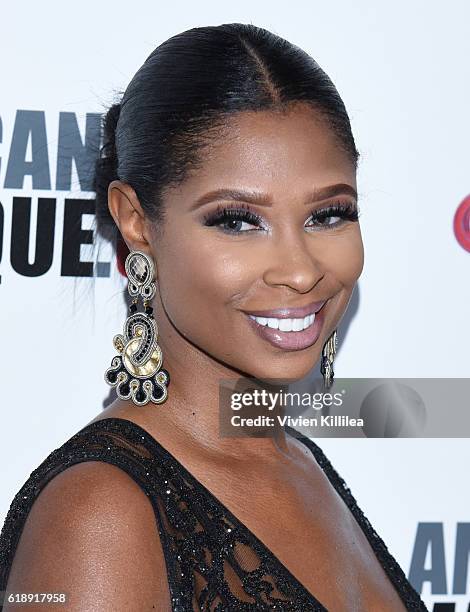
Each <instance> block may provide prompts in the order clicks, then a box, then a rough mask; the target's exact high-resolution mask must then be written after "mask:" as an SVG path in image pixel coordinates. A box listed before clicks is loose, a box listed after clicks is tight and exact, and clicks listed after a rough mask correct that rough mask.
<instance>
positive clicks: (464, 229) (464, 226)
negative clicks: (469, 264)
mask: <svg viewBox="0 0 470 612" xmlns="http://www.w3.org/2000/svg"><path fill="white" fill-rule="evenodd" d="M454 234H455V237H456V238H457V242H458V243H459V244H460V246H461V247H462V248H463V249H465V250H466V251H470V195H469V196H467V197H466V198H465V199H464V200H463V202H462V203H461V204H460V205H459V207H458V208H457V210H456V211H455V215H454Z"/></svg>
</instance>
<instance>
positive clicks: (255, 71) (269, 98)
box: [94, 23, 359, 234]
mask: <svg viewBox="0 0 470 612" xmlns="http://www.w3.org/2000/svg"><path fill="white" fill-rule="evenodd" d="M294 102H306V103H309V104H310V105H311V106H312V108H314V109H315V110H316V111H318V112H319V113H321V115H322V116H323V117H324V118H325V119H326V120H327V121H328V124H329V126H330V127H331V129H332V130H333V131H334V133H335V134H336V136H337V140H338V144H339V146H341V147H342V148H343V149H344V150H345V151H346V153H347V154H349V155H350V158H351V161H352V163H353V164H354V165H355V167H356V166H357V162H358V159H359V153H358V151H357V149H356V146H355V142H354V138H353V134H352V130H351V125H350V121H349V117H348V114H347V112H346V109H345V106H344V104H343V101H342V99H341V97H340V95H339V93H338V91H337V90H336V88H335V86H334V85H333V83H332V82H331V80H330V78H329V77H328V75H327V74H326V73H325V72H324V71H323V70H322V69H321V68H320V66H319V65H318V64H317V63H316V61H315V60H314V59H313V58H312V57H310V56H309V55H308V54H307V53H306V52H305V51H303V50H302V49H300V48H299V47H297V46H296V45H294V44H292V43H290V42H288V41H287V40H285V39H283V38H281V37H279V36H277V35H276V34H273V33H272V32H269V31H268V30H265V29H263V28H259V27H256V26H254V25H251V24H241V23H231V24H222V25H219V26H207V27H197V28H192V29H190V30H187V31H185V32H182V33H180V34H177V35H175V36H173V37H171V38H169V39H168V40H166V41H165V42H163V43H162V44H160V45H159V46H158V47H157V48H156V49H155V50H154V51H153V52H152V53H151V54H150V55H149V57H148V58H147V59H146V61H145V62H144V64H143V65H142V67H141V68H140V69H139V70H138V71H137V73H136V74H135V75H134V77H133V78H132V80H131V82H130V83H129V85H128V87H127V89H126V90H125V92H124V94H123V96H122V99H121V102H120V103H118V104H114V105H112V106H111V107H110V108H109V110H108V112H107V114H106V115H105V117H104V120H103V146H102V147H101V149H100V154H99V157H98V159H97V161H96V167H95V178H94V188H95V191H96V216H97V222H98V229H99V230H100V229H104V228H103V226H106V225H109V224H111V225H113V226H114V221H113V219H112V217H111V215H110V213H109V210H108V196H107V191H108V186H109V183H110V182H111V181H112V180H114V179H120V180H122V181H124V182H126V183H128V184H129V185H131V186H132V187H133V189H134V190H135V192H136V194H137V197H138V198H139V201H140V203H141V205H142V208H143V210H144V212H145V214H146V215H147V216H148V218H150V219H151V220H152V221H154V222H155V223H157V224H158V225H159V224H160V223H161V222H162V221H163V218H164V210H163V205H162V195H163V192H164V189H165V188H167V187H170V186H176V185H178V184H179V183H180V182H182V181H184V179H185V178H186V177H187V176H188V174H189V173H190V172H191V171H194V170H195V169H197V168H198V167H199V166H200V165H201V164H202V163H203V155H202V153H203V149H204V147H205V146H206V145H207V146H209V145H210V144H211V143H212V142H214V140H217V139H218V138H220V136H221V134H222V133H223V128H224V123H226V119H227V117H228V116H229V115H231V114H233V113H237V112H240V111H248V110H249V111H257V110H275V111H281V112H282V111H284V110H287V108H288V106H289V104H291V103H294ZM103 233H104V234H105V232H103Z"/></svg>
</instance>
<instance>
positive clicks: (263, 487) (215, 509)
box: [0, 24, 426, 612]
mask: <svg viewBox="0 0 470 612" xmlns="http://www.w3.org/2000/svg"><path fill="white" fill-rule="evenodd" d="M357 161H358V152H357V150H356V147H355V143H354V138H353V135H352V132H351V126H350V122H349V118H348V115H347V112H346V110H345V108H344V105H343V102H342V100H341V98H340V96H339V94H338V92H337V91H336V89H335V87H334V85H333V84H332V83H331V81H330V79H329V78H328V76H327V75H326V74H325V73H324V72H323V71H322V70H321V68H320V67H319V66H318V65H317V64H316V63H315V61H314V60H313V59H312V58H311V57H309V56H308V55H307V54H306V53H305V52H304V51H302V50H301V49H299V48H297V47H295V46H294V45H292V44H290V43H289V42H287V41H285V40H283V39H281V38H279V37H278V36H275V35H274V34H272V33H270V32H268V31H266V30H263V29H260V28H257V27H255V26H253V25H243V24H226V25H221V26H218V27H201V28H194V29H191V30H189V31H187V32H183V33H181V34H179V35H177V36H174V37H172V38H170V39H169V40H167V41H166V42H164V43H163V44H161V45H160V46H159V47H158V48H157V49H155V51H154V52H153V53H152V54H151V55H150V56H149V58H148V59H147V60H146V62H145V63H144V64H143V66H142V67H141V68H140V70H139V71H138V72H137V74H136V75H135V76H134V78H133V79H132V81H131V83H130V84H129V86H128V87H127V89H126V91H125V93H124V95H123V98H122V100H121V103H120V104H117V105H114V106H113V107H111V109H110V110H109V112H108V114H107V116H106V119H105V145H104V147H103V149H102V152H101V156H100V159H99V160H98V162H97V169H96V179H95V185H96V192H97V198H96V206H97V216H98V218H99V220H100V224H101V227H102V229H103V232H104V231H105V230H106V228H109V227H114V228H115V227H117V228H118V230H119V235H120V237H122V239H123V241H124V242H125V245H126V246H127V249H128V251H129V256H128V257H127V260H126V271H127V273H128V276H129V293H130V296H131V298H132V303H131V306H130V312H129V317H128V319H127V320H126V323H125V329H124V333H123V334H122V335H118V336H116V337H115V339H114V346H115V348H116V350H117V351H118V355H116V357H114V358H113V360H112V363H111V366H110V367H109V368H108V369H107V370H106V380H107V382H108V383H109V384H110V385H112V386H114V387H116V389H117V393H118V396H119V397H118V399H117V400H116V401H115V402H114V403H113V404H112V405H111V406H110V407H109V408H107V409H106V410H105V411H104V412H103V413H101V414H99V416H97V417H96V418H95V419H94V420H93V421H92V422H91V423H90V424H88V425H87V426H85V427H84V428H83V429H82V430H81V431H80V432H79V433H78V434H76V435H75V436H73V437H72V438H71V439H70V440H69V441H67V442H66V443H65V444H64V445H63V446H62V447H61V448H60V449H57V450H56V451H54V452H53V453H52V454H51V455H50V456H49V457H48V458H47V459H46V460H45V462H44V463H43V464H42V465H41V466H40V467H39V468H38V469H37V470H36V471H35V472H33V474H32V475H31V477H30V479H29V480H28V481H27V483H26V484H25V485H24V487H23V488H22V489H21V491H20V492H19V493H18V495H17V496H16V498H15V500H14V502H13V504H12V507H11V508H10V512H9V515H8V517H7V520H6V522H5V526H4V529H3V532H2V540H1V544H2V555H3V556H2V562H1V570H2V573H1V584H0V588H1V589H6V591H7V597H8V594H9V593H12V594H17V593H52V594H54V593H55V594H64V596H63V597H62V599H65V603H64V604H62V605H65V608H66V609H69V610H152V609H153V610H173V611H176V610H180V611H188V610H217V611H219V612H220V611H222V610H282V611H287V610H298V611H302V612H305V611H309V610H333V611H351V610H360V611H377V610H381V611H384V612H385V611H387V612H389V611H390V612H391V611H398V610H425V609H426V608H425V606H424V604H423V602H422V601H421V599H420V598H419V595H418V594H417V593H416V592H415V591H414V589H413V588H412V586H411V585H410V584H409V583H408V581H407V580H406V577H405V575H404V574H403V572H402V570H401V569H400V567H399V566H398V564H397V563H396V561H395V560H394V559H393V557H392V556H391V555H390V554H389V552H388V550H387V548H386V546H385V544H384V543H383V542H382V540H381V539H380V538H379V536H378V535H377V534H376V533H375V531H374V530H373V528H372V527H371V525H370V523H369V522H368V521H367V519H366V518H365V517H364V515H363V514H362V512H361V511H360V509H359V508H358V507H357V504H356V502H355V500H354V498H353V496H352V495H351V492H350V490H349V489H348V488H347V486H346V484H345V483H344V481H343V480H342V479H341V478H340V477H339V476H338V474H337V473H336V472H335V470H334V469H333V467H332V466H331V464H330V463H329V462H328V460H327V459H326V457H325V456H324V454H323V453H322V451H321V450H320V448H319V447H318V446H317V445H316V444H314V443H313V442H312V441H310V440H309V439H308V438H305V437H302V436H301V437H299V438H297V437H296V436H295V435H294V432H293V430H285V431H284V430H283V431H282V432H280V434H279V433H278V435H277V436H275V437H265V438H255V437H253V436H247V437H243V438H230V437H220V436H219V434H218V419H219V414H218V411H219V395H218V389H219V381H220V380H222V379H234V380H235V379H237V378H238V377H239V376H241V375H246V376H250V377H253V378H256V379H259V380H267V379H280V378H281V379H289V380H300V379H302V378H304V377H305V376H306V375H307V374H308V372H309V371H310V370H311V369H312V368H313V367H314V366H315V364H316V363H317V362H318V361H319V359H320V358H321V357H322V347H324V346H325V347H327V350H325V355H324V356H323V359H324V361H323V369H322V371H323V372H324V373H325V377H326V378H325V382H326V383H327V384H329V382H331V368H332V359H333V356H334V337H335V330H336V327H337V325H338V323H339V322H340V320H341V318H342V316H343V314H344V312H345V310H346V308H347V305H348V303H349V300H350V297H351V294H352V291H353V288H354V286H355V283H356V281H357V279H358V277H359V276H360V274H361V271H362V267H363V246H362V240H361V233H360V228H359V224H358V207H357V188H356V168H357ZM108 222H109V223H108ZM141 303H143V307H144V310H142V308H141ZM139 309H140V310H139ZM155 322H156V323H157V325H158V330H157V326H156V325H155ZM157 333H158V344H157ZM170 377H171V384H170ZM46 485H47V486H46ZM33 501H34V502H35V503H34V505H33ZM20 536H21V537H20ZM53 605H56V604H52V603H49V604H47V605H46V604H36V608H39V609H50V608H51V609H52V606H53ZM5 606H6V608H5V609H10V607H11V609H13V607H14V605H13V604H10V603H8V602H7V603H6V604H5ZM54 609H55V608H54Z"/></svg>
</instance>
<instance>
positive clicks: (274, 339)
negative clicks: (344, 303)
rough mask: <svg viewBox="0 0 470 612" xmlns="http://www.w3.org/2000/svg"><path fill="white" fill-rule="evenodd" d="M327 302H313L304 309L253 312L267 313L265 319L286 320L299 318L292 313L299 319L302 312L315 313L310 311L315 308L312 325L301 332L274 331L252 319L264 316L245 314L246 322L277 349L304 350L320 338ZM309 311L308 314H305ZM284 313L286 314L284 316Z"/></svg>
mask: <svg viewBox="0 0 470 612" xmlns="http://www.w3.org/2000/svg"><path fill="white" fill-rule="evenodd" d="M327 301H328V300H325V301H324V302H315V303H314V304H309V305H308V306H306V307H305V308H298V309H296V308H289V309H278V310H269V311H268V310H264V311H254V312H263V313H267V314H269V315H270V316H268V317H266V318H267V319H269V318H273V319H274V318H275V319H286V318H291V319H295V318H298V317H299V314H297V315H294V314H293V313H300V318H301V317H302V316H304V315H303V313H304V312H306V313H307V314H310V313H312V312H315V310H313V311H312V310H311V309H312V308H317V310H316V313H315V315H314V320H313V323H312V324H310V325H309V326H308V327H306V329H303V330H302V331H282V330H281V329H276V328H273V327H270V326H269V325H261V324H260V323H259V322H258V321H256V320H255V319H253V318H252V317H253V316H256V317H264V316H265V315H264V314H263V315H258V314H256V315H252V314H251V313H250V314H247V320H248V322H249V324H250V326H251V328H252V329H253V330H254V331H255V332H256V334H257V335H258V336H259V337H261V338H263V339H264V340H266V341H267V342H269V343H270V344H272V345H273V346H275V347H277V348H281V349H283V350H285V351H299V350H302V349H306V348H308V347H310V346H312V345H313V344H315V342H316V341H317V340H318V338H319V337H320V334H321V331H322V329H323V323H324V320H325V308H323V307H322V306H324V305H325V304H326V302H327ZM318 306H320V310H318ZM307 311H309V312H307ZM273 313H278V314H277V315H276V316H273ZM286 313H288V314H287V315H286ZM250 315H251V316H250Z"/></svg>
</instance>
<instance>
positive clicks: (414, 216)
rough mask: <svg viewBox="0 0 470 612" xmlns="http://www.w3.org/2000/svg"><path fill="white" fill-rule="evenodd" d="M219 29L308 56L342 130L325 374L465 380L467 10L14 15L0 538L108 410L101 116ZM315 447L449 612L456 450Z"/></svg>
mask: <svg viewBox="0 0 470 612" xmlns="http://www.w3.org/2000/svg"><path fill="white" fill-rule="evenodd" d="M10 5H11V3H10ZM61 11H63V12H61ZM234 21H239V22H245V23H254V24H255V25H259V26H262V27H266V28H268V29H270V30H272V31H274V32H275V33H277V34H279V35H281V36H283V37H285V38H287V39H289V40H291V41H292V42H294V43H296V44H297V45H299V46H301V47H303V48H304V49H305V50H306V51H308V52H309V53H310V54H311V55H312V56H313V57H314V58H315V59H316V60H317V61H318V63H319V64H320V65H321V66H322V68H323V69H324V70H325V71H326V72H327V73H328V74H329V75H330V77H331V78H332V80H333V81H334V83H335V85H336V86H337V88H338V90H339V92H340V94H341V96H342V97H343V99H344V102H345V104H346V107H347V109H348V112H349V114H350V117H351V122H352V126H353V131H354V135H355V138H356V143H357V146H358V149H359V151H360V152H361V162H360V167H359V174H358V188H359V196H360V202H359V204H360V207H361V227H362V232H363V240H364V245H365V266H364V272H363V274H362V276H361V279H360V281H359V283H358V285H357V287H356V289H355V292H354V295H353V298H352V300H351V303H350V308H349V310H348V312H347V314H346V315H345V317H344V320H343V321H342V324H341V326H340V328H339V351H338V354H337V357H336V361H335V373H336V375H337V376H340V377H352V378H354V377H384V378H387V377H404V378H407V377H409V378H414V377H422V378H449V379H450V378H468V377H470V359H469V347H470V328H469V312H470V152H469V145H468V143H469V142H470V113H469V100H470V67H469V62H470V60H469V58H470V38H469V37H468V32H467V24H468V23H470V5H469V4H468V3H466V2H457V1H451V2H448V3H445V5H444V4H442V3H425V2H421V1H417V2H413V3H405V2H404V1H402V0H401V1H399V2H396V3H394V4H393V6H392V5H389V6H385V5H384V4H382V5H380V4H379V5H378V4H377V3H375V2H372V1H371V0H362V1H360V2H359V3H354V4H352V3H347V2H336V3H334V4H331V5H327V3H319V2H310V1H309V2H307V1H304V2H302V1H298V2H295V3H294V5H292V4H290V5H289V6H275V5H274V6H273V5H272V4H268V2H265V1H259V2H257V3H252V2H244V1H242V2H238V3H237V5H236V6H230V7H228V6H223V5H221V4H220V3H215V2H208V1H207V0H202V1H201V2H199V3H197V4H194V3H189V2H175V3H172V4H171V5H170V6H164V5H156V4H150V3H145V2H140V1H138V0H137V1H136V2H133V3H130V4H129V3H124V2H122V3H121V2H113V3H101V4H100V3H98V4H96V3H92V2H91V1H90V0H85V1H84V2H82V3H81V4H80V7H79V9H78V10H77V11H74V13H73V14H70V13H66V12H65V8H63V9H61V8H60V7H58V6H57V5H53V4H52V3H49V5H48V3H47V2H46V3H40V4H38V5H34V4H33V3H21V2H18V3H16V4H15V6H12V5H11V6H8V7H3V9H2V23H3V28H2V30H3V33H2V37H1V41H0V54H1V57H2V62H1V71H2V86H1V97H0V189H1V191H0V318H1V322H2V334H1V337H2V345H3V350H2V351H1V353H0V355H1V356H0V360H1V368H0V372H1V374H0V377H1V378H0V380H1V392H0V405H1V424H2V434H3V435H2V444H1V447H0V465H1V475H2V488H1V492H0V522H1V523H2V524H3V519H4V517H5V515H6V512H7V510H8V507H9V504H10V502H11V500H12V498H13V496H14V494H15V493H16V492H17V490H18V489H19V487H20V486H21V485H22V484H23V482H24V481H25V480H26V478H27V477H28V475H29V474H30V472H31V471H32V470H33V469H34V468H35V467H36V466H37V465H38V464H39V463H40V462H41V461H42V460H43V459H44V458H45V457H46V456H47V454H49V453H50V452H51V450H53V449H54V448H56V447H57V446H59V445H60V444H61V443H62V442H64V441H65V440H66V439H67V438H68V437H69V436H71V435H72V434H73V433H75V432H76V431H77V430H78V429H80V428H81V427H83V426H84V425H85V424H86V423H87V422H88V421H89V420H91V419H92V418H93V417H94V416H95V415H96V414H97V413H99V411H100V410H102V409H103V408H104V407H105V406H106V405H108V404H109V402H111V401H112V400H113V399H114V398H113V396H112V395H110V393H109V389H108V387H107V386H106V385H105V383H104V381H103V373H104V370H105V368H106V367H108V365H109V362H110V359H111V357H112V356H113V355H114V348H113V346H112V338H113V335H114V334H115V333H118V332H119V331H120V330H121V327H122V323H123V321H124V318H125V311H126V307H125V301H124V288H125V280H124V278H123V277H122V275H121V274H120V273H119V271H118V270H117V266H116V258H115V254H114V251H113V249H112V246H111V245H109V244H107V243H104V242H100V241H99V240H97V236H96V231H95V225H94V223H95V221H94V194H93V192H92V190H91V189H92V187H91V180H90V178H91V172H90V169H91V168H92V166H93V163H94V159H95V156H96V152H97V150H98V148H99V146H100V142H101V134H100V121H101V116H102V114H103V113H104V112H105V110H106V108H107V107H108V106H109V105H110V104H111V103H112V102H114V101H116V100H117V99H119V94H120V92H121V91H123V90H124V89H125V87H126V85H127V83H128V82H129V80H130V79H131V77H132V76H133V74H134V73H135V72H136V70H137V69H138V68H139V67H140V65H141V64H142V63H143V61H144V60H145V58H146V57H147V56H148V54H149V53H150V52H151V51H152V50H153V49H154V48H155V47H156V46H157V45H158V44H160V43H161V42H163V41H164V40H165V39H166V38H168V37H169V36H172V35H173V34H176V33H177V32H180V31H183V30H186V29H188V28H191V27H194V26H200V25H211V24H212V25H217V24H220V23H224V22H234ZM315 374H316V375H318V372H316V373H315ZM468 403H469V405H468V409H469V410H470V398H469V399H468ZM156 410H158V407H156ZM466 435H468V432H462V436H466ZM318 443H319V444H320V445H321V447H322V448H323V450H324V451H325V453H326V454H327V456H328V457H329V458H330V460H331V461H332V463H333V465H334V466H335V467H336V469H337V471H338V472H339V473H340V474H341V475H342V476H343V477H344V478H345V480H346V482H347V483H348V485H349V486H350V488H351V490H352V492H353V494H354V495H355V496H356V498H357V500H358V502H359V505H360V506H361V508H362V509H363V510H364V512H365V514H366V516H367V517H368V518H369V520H370V521H371V522H372V524H373V526H374V527H375V528H376V530H377V532H378V533H379V534H380V535H381V536H382V537H383V539H384V540H385V542H386V543H387V545H388V546H389V549H390V550H391V552H392V554H394V556H395V557H396V558H397V560H398V561H399V563H400V564H401V566H402V568H403V569H404V571H405V573H406V574H407V575H408V577H409V578H410V580H411V581H412V583H413V584H414V586H415V588H416V589H417V590H418V591H419V592H420V593H421V594H422V597H423V599H424V600H425V602H426V603H427V605H428V606H429V608H430V609H434V610H436V611H437V610H440V611H441V612H443V611H451V610H452V611H457V612H458V611H462V612H463V611H464V610H465V611H466V610H467V608H468V606H469V602H470V586H469V585H470V578H469V571H470V566H469V553H470V493H469V487H468V469H469V465H470V446H469V443H468V438H465V437H459V438H458V437H455V438H452V439H449V438H447V439H446V438H432V439H422V438H415V439H412V438H402V439H393V438H386V439H379V438H371V439H331V438H330V439H322V440H321V441H319V442H318Z"/></svg>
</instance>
